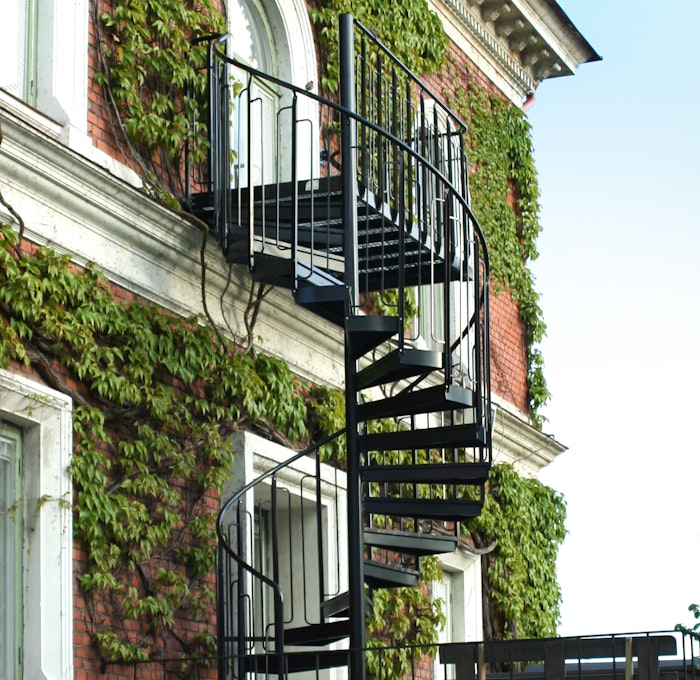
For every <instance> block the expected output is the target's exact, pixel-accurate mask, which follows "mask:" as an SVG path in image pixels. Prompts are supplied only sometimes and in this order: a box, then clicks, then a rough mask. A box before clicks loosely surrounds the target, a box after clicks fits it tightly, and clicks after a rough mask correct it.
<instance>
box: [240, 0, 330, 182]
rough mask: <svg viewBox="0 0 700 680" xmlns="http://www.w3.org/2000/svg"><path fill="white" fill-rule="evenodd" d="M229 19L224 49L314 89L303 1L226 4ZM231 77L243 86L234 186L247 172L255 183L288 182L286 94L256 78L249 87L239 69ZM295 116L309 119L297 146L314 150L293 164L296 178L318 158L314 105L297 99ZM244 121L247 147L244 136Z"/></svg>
mask: <svg viewBox="0 0 700 680" xmlns="http://www.w3.org/2000/svg"><path fill="white" fill-rule="evenodd" d="M228 16H229V33H230V34H231V36H232V39H231V41H230V45H229V50H230V52H231V54H232V55H233V56H234V57H235V58H236V59H237V60H238V61H240V62H243V63H245V64H247V65H249V66H252V67H253V68H255V69H256V70H258V71H261V72H263V73H266V74H269V75H272V76H275V77H276V78H279V79H280V80H282V81H285V82H289V83H292V84H294V85H296V86H299V87H306V86H307V84H309V85H310V87H309V89H312V90H313V89H315V81H316V73H317V64H316V50H315V45H314V40H313V34H312V31H311V25H310V23H309V18H308V11H307V8H306V4H305V3H304V1H303V0H229V6H228ZM233 76H234V78H236V79H237V80H238V81H239V83H241V85H242V86H243V88H244V89H243V92H242V94H241V95H240V98H239V100H238V101H236V102H234V113H233V121H232V148H233V149H234V151H235V152H236V158H235V159H234V163H233V182H234V185H238V186H241V185H245V184H246V183H247V176H248V172H249V171H250V172H252V176H253V183H254V184H260V183H265V184H268V183H271V182H273V181H275V180H276V179H279V180H281V181H286V180H288V179H289V177H288V176H287V175H289V167H290V162H291V155H292V154H291V148H290V135H289V134H287V133H286V132H288V130H287V131H286V132H285V126H287V127H288V120H289V104H290V102H291V95H290V93H289V92H286V91H284V90H283V89H282V90H280V89H279V88H277V87H276V86H274V85H272V84H271V83H269V82H267V81H265V80H263V79H255V80H254V82H252V83H250V87H249V82H248V77H247V74H245V73H244V72H243V71H238V72H234V73H233ZM248 104H250V107H249V111H250V113H249V114H248V112H247V111H248ZM297 116H298V118H299V119H304V120H306V121H313V126H310V125H308V124H307V125H305V126H304V127H303V129H300V130H298V131H297V134H298V140H299V144H300V147H299V148H305V149H315V151H316V153H311V154H305V155H304V158H299V159H296V160H295V162H296V163H297V172H298V176H299V177H300V178H301V177H309V176H310V169H309V168H308V165H309V163H310V162H312V160H311V159H313V158H318V141H317V139H316V132H315V131H314V130H315V129H317V127H316V126H317V123H316V122H315V121H317V109H316V104H315V102H313V101H312V100H310V99H307V98H301V99H300V101H299V102H298V107H297ZM248 118H250V124H251V125H250V128H251V140H250V147H251V148H250V149H248V140H247V136H246V132H245V131H246V129H247V126H248V122H249V121H248ZM278 130H279V132H280V133H281V134H278ZM302 145H303V146H302ZM249 162H250V163H251V167H250V168H249V167H248V164H249ZM280 167H281V168H282V169H281V170H280V171H279V172H278V170H279V169H280ZM280 173H281V176H280Z"/></svg>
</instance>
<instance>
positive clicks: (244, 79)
mask: <svg viewBox="0 0 700 680" xmlns="http://www.w3.org/2000/svg"><path fill="white" fill-rule="evenodd" d="M339 54H340V93H339V95H340V97H339V99H340V101H339V102H333V101H330V100H327V99H324V98H322V97H319V96H317V95H315V94H313V93H312V92H310V91H307V90H305V89H302V88H298V87H295V86H293V85H291V84H289V83H285V82H283V81H281V80H279V79H277V78H275V77H273V76H270V75H268V74H264V73H261V72H259V71H257V70H256V69H254V68H251V67H249V66H246V65H245V64H241V63H237V62H236V61H235V60H233V59H231V58H230V57H228V56H226V46H225V42H224V41H223V39H220V40H214V41H212V43H211V47H210V63H209V74H210V87H209V89H210V119H209V130H210V141H211V152H210V155H211V158H210V164H209V174H208V177H207V178H205V181H204V182H203V183H202V184H201V191H199V192H194V193H193V194H192V195H191V196H190V197H189V207H190V209H191V210H192V211H193V212H194V213H195V214H197V215H198V216H199V217H201V218H202V219H203V220H205V221H206V222H207V223H208V224H209V225H210V227H211V229H212V231H213V232H214V233H215V234H216V237H217V239H218V241H219V244H220V245H221V248H222V251H223V253H224V256H225V257H226V259H227V261H228V262H229V263H232V264H243V265H247V266H248V267H249V268H250V271H251V274H252V276H253V279H254V280H256V281H258V282H261V283H264V284H270V285H275V286H279V287H282V288H286V289H289V290H290V291H291V292H292V295H293V298H294V300H295V302H296V303H297V304H298V305H301V306H302V307H305V308H307V309H309V310H311V311H313V312H314V313H316V314H318V315H320V316H321V317H323V318H324V319H326V320H327V321H328V322H330V323H331V324H334V325H337V326H338V327H340V328H341V329H342V330H343V333H344V337H345V378H346V393H345V397H346V428H345V430H344V431H343V433H342V434H343V435H344V436H345V441H346V451H347V454H346V460H345V461H344V463H341V467H344V469H343V470H339V469H338V466H333V465H329V464H327V463H323V462H322V455H321V454H322V452H323V451H324V450H325V449H324V447H323V446H320V445H319V446H316V447H313V448H312V449H310V450H307V451H303V452H300V453H299V454H297V455H295V456H292V457H291V458H290V459H287V460H283V461H280V462H279V464H277V465H275V466H273V467H271V468H269V469H268V470H267V471H266V472H264V473H263V474H261V475H260V476H258V477H257V478H256V479H254V480H253V481H252V482H250V483H248V484H245V485H241V488H240V489H239V490H238V491H237V492H236V493H235V494H234V495H233V496H232V497H231V498H230V499H229V500H228V501H227V502H226V503H225V504H224V505H223V508H222V511H221V514H220V517H219V522H218V532H219V541H220V558H219V572H218V640H219V658H220V662H219V677H220V678H222V679H223V678H233V677H237V678H240V677H242V676H244V675H246V674H248V673H256V674H258V673H264V674H270V675H275V676H281V675H286V674H289V673H297V672H314V673H319V672H320V671H321V670H322V669H326V668H333V667H339V666H343V667H349V669H350V674H351V676H352V677H353V678H354V679H355V680H359V679H360V678H362V677H363V676H364V672H365V670H364V669H365V661H364V658H363V656H362V655H363V649H364V647H365V640H364V615H365V611H366V607H368V606H371V601H372V593H373V592H374V591H376V589H379V588H396V587H402V586H411V585H416V584H417V583H418V569H419V562H420V559H421V557H423V556H425V555H430V554H439V553H445V552H450V551H454V550H455V549H456V547H457V545H458V541H459V537H460V533H459V532H460V525H461V522H462V521H463V520H465V519H467V518H470V517H474V516H476V515H478V513H479V512H480V509H481V507H482V503H483V495H484V483H485V481H486V478H487V474H488V471H489V466H490V462H491V449H490V443H491V432H490V426H491V424H490V410H491V409H490V386H489V336H488V321H489V314H488V284H489V271H488V256H487V250H486V244H485V241H484V237H483V234H482V233H481V231H480V229H479V227H478V224H477V223H476V220H475V219H474V216H473V214H472V212H471V209H470V206H469V202H468V169H467V165H466V155H465V150H464V147H463V143H464V142H463V133H464V130H465V127H464V124H463V123H462V121H460V120H459V119H458V118H457V117H456V116H455V115H454V114H453V113H452V112H451V111H450V110H449V109H448V108H447V107H445V106H444V105H443V104H442V103H441V102H440V101H439V99H438V97H436V96H435V95H434V94H433V93H432V92H431V91H430V90H429V89H428V88H427V87H425V86H424V85H423V84H422V83H421V82H420V81H419V80H418V79H417V78H416V77H415V76H414V75H413V74H411V73H410V72H409V71H408V70H407V69H406V68H405V67H404V66H403V65H402V64H401V63H400V62H399V61H398V60H397V59H395V58H394V57H393V56H392V55H391V53H390V52H389V51H388V50H387V49H386V48H385V47H384V46H383V45H382V44H381V43H379V42H378V41H377V40H376V39H375V38H374V37H373V35H372V34H371V33H370V32H369V31H367V30H366V29H364V28H363V27H362V26H361V25H359V24H357V23H356V22H355V21H354V20H353V19H352V17H350V16H349V15H343V16H341V19H340V53H339ZM234 80H235V81H237V84H236V85H235V86H232V82H233V81H234ZM270 102H273V103H272V104H271V103H270ZM232 103H233V105H231V104H232ZM232 158H233V159H234V160H233V165H234V170H233V172H232V170H231V159H232ZM325 445H326V446H328V443H327V442H326V443H325ZM329 475H330V476H331V477H332V481H329V480H330V478H329ZM292 478H294V480H295V481H294V483H292V482H291V481H290V480H291V479H292ZM295 484H296V487H295V488H296V490H293V489H292V487H293V486H294V485H295ZM329 527H336V529H335V532H332V531H329ZM338 527H340V528H338ZM333 533H334V535H332V534H333ZM346 566H347V568H346Z"/></svg>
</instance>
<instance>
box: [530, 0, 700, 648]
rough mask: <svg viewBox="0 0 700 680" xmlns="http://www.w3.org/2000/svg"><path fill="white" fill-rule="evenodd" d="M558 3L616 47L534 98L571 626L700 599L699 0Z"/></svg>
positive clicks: (653, 621)
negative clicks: (564, 447) (561, 449)
mask: <svg viewBox="0 0 700 680" xmlns="http://www.w3.org/2000/svg"><path fill="white" fill-rule="evenodd" d="M559 4H560V5H561V6H562V8H563V9H564V11H565V12H566V13H567V14H568V16H569V17H570V19H571V20H572V21H573V23H574V24H575V25H576V26H577V27H578V29H579V30H580V31H581V32H582V33H583V35H584V36H585V37H586V38H587V39H588V41H589V42H590V43H591V45H592V46H593V47H594V49H595V50H596V51H597V52H598V53H599V54H600V55H601V56H602V57H603V61H602V62H596V63H592V64H584V65H582V66H581V67H580V68H579V69H578V71H577V73H576V74H575V75H574V76H572V77H566V78H558V79H552V80H550V81H546V82H545V83H543V84H542V85H540V87H539V88H538V90H537V93H536V103H535V106H534V107H533V108H532V109H530V111H529V112H528V118H529V120H530V122H531V124H532V126H533V138H534V143H535V159H536V164H537V169H538V174H539V180H540V189H541V194H542V195H541V208H542V210H541V222H542V225H543V233H542V235H541V237H540V240H539V250H540V258H539V260H538V261H537V262H536V263H535V264H534V266H533V270H534V272H535V276H536V278H537V289H538V291H539V292H540V293H541V304H542V308H543V310H544V315H545V321H546V322H547V325H548V334H547V338H546V339H545V341H544V343H543V344H542V349H543V353H544V356H545V362H546V367H545V369H546V376H547V380H548V384H549V387H550V390H551V392H552V395H553V396H552V400H551V402H550V404H549V405H548V406H547V407H546V409H545V415H546V416H547V418H548V422H547V423H546V424H545V427H544V429H545V431H547V432H550V433H552V434H553V435H554V436H555V437H556V438H557V439H558V440H559V441H561V442H562V443H563V444H565V445H567V446H568V447H569V450H568V451H567V452H566V453H564V454H563V455H562V456H560V458H559V459H558V460H557V461H555V462H554V463H553V464H552V465H551V466H550V467H549V468H548V469H546V470H545V471H543V473H542V479H543V481H544V482H545V483H547V484H549V485H550V486H553V487H554V488H556V489H557V490H559V491H561V492H562V493H563V494H564V496H565V498H566V500H567V503H568V522H567V528H568V529H569V536H568V537H567V539H566V542H565V545H564V547H563V549H562V552H561V556H560V560H559V563H558V572H559V582H560V584H561V586H562V589H563V598H564V601H563V607H562V625H561V627H560V633H561V634H563V635H572V634H586V633H611V632H631V631H641V630H661V629H668V628H672V627H673V626H674V624H676V623H678V622H686V623H690V622H691V620H692V616H691V614H689V613H688V612H687V607H688V605H689V604H690V603H691V602H700V579H698V568H699V566H700V513H699V512H698V509H699V508H700V443H699V438H698V435H697V432H696V430H697V429H698V425H699V424H700V412H699V409H698V406H700V398H699V396H698V394H699V392H700V303H699V301H698V296H699V295H700V265H699V263H698V258H700V229H699V226H700V218H698V203H700V188H699V187H698V184H699V181H698V180H700V171H699V170H698V168H699V165H700V132H699V130H700V89H699V86H700V78H698V66H697V37H696V36H697V31H698V30H700V29H699V27H700V0H668V1H667V2H658V1H652V0H635V1H632V0H629V1H627V0H560V3H559Z"/></svg>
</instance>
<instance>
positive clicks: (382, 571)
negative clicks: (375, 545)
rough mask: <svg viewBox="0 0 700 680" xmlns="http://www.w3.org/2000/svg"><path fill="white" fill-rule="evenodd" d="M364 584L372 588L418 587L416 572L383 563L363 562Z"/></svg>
mask: <svg viewBox="0 0 700 680" xmlns="http://www.w3.org/2000/svg"><path fill="white" fill-rule="evenodd" d="M364 567H365V583H366V584H367V585H369V586H370V587H372V588H393V587H397V588H399V587H405V586H417V585H418V572H417V571H413V570H412V569H401V568H400V567H394V566H391V565H389V564H385V563H384V562H376V561H375V560H368V559H367V560H365V564H364Z"/></svg>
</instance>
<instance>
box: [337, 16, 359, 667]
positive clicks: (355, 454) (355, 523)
mask: <svg viewBox="0 0 700 680" xmlns="http://www.w3.org/2000/svg"><path fill="white" fill-rule="evenodd" d="M354 31H355V28H354V21H353V18H352V16H351V15H349V14H341V15H340V19H339V33H340V43H339V50H340V60H339V61H340V105H341V106H342V107H344V108H345V110H347V111H351V112H354V111H355V81H354V72H353V64H354V60H355V45H354ZM340 125H341V128H340V130H341V140H340V144H341V157H342V163H343V229H344V247H345V310H344V311H345V320H346V332H345V418H346V433H347V434H346V436H347V457H348V460H347V484H348V490H347V494H348V553H349V554H348V568H349V570H348V578H349V588H348V590H349V598H350V679H351V680H364V677H365V662H364V647H365V611H364V598H365V596H364V573H363V572H364V553H363V543H362V500H361V481H360V438H359V431H358V421H357V361H356V359H355V356H354V353H353V349H352V345H351V342H352V338H350V337H349V335H348V332H347V321H348V320H349V319H350V317H351V316H353V315H354V314H355V313H356V311H357V308H358V305H359V294H358V264H357V257H358V242H357V193H356V181H357V158H356V151H357V127H356V123H355V121H354V119H353V118H352V117H351V116H350V115H348V114H347V113H343V114H342V115H341V121H340Z"/></svg>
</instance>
